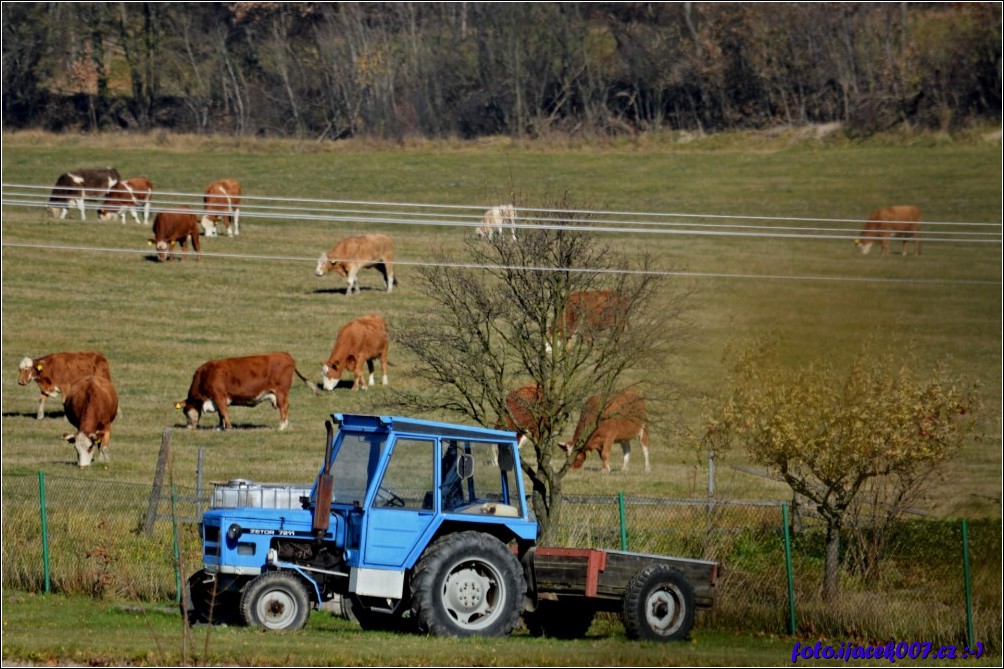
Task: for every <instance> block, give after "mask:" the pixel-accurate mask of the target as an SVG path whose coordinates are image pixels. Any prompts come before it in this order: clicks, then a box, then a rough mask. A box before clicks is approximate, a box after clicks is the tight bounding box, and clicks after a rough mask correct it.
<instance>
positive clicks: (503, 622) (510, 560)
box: [411, 532, 526, 637]
mask: <svg viewBox="0 0 1004 669" xmlns="http://www.w3.org/2000/svg"><path fill="white" fill-rule="evenodd" d="M525 592H526V581H525V580H524V579H523V570H522V568H521V567H520V564H519V561H517V560H516V556H515V555H513V553H512V551H510V550H509V549H508V548H507V547H506V546H505V544H503V543H502V542H501V541H499V540H498V539H496V538H495V537H493V536H491V535H488V534H483V533H481V532H460V533H457V534H449V535H446V536H445V537H442V538H440V539H437V540H436V541H435V542H434V543H433V544H432V545H430V546H429V547H428V548H427V549H426V551H425V553H424V554H423V556H422V557H421V559H420V560H419V561H418V563H417V564H416V565H415V572H414V575H413V576H412V579H411V595H412V602H413V608H414V613H415V618H416V621H417V623H418V627H419V630H421V631H422V632H427V633H429V634H433V635H435V636H456V637H465V636H473V635H478V636H505V635H507V634H510V633H511V632H512V631H513V630H514V629H515V628H516V625H517V624H519V616H520V613H522V610H523V595H524V593H525Z"/></svg>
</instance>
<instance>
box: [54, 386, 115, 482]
mask: <svg viewBox="0 0 1004 669" xmlns="http://www.w3.org/2000/svg"><path fill="white" fill-rule="evenodd" d="M118 411H119V396H118V393H116V392H115V386H114V385H112V382H111V380H110V379H107V378H105V377H103V376H84V377H81V378H79V379H77V380H76V381H74V382H73V383H71V384H70V385H69V386H68V387H67V388H66V392H64V393H63V412H64V413H65V414H66V419H67V420H69V421H70V424H71V425H72V426H73V427H75V428H77V431H76V432H71V433H69V434H64V435H63V440H64V441H68V442H70V443H71V444H73V447H74V448H75V449H76V451H77V465H78V466H79V467H87V466H88V465H90V464H91V461H92V460H93V459H94V448H95V447H97V449H98V458H99V459H101V460H104V461H105V462H109V461H110V458H109V457H108V450H107V449H108V442H109V441H110V440H111V438H112V421H114V420H115V416H117V415H118Z"/></svg>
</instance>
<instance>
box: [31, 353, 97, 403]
mask: <svg viewBox="0 0 1004 669" xmlns="http://www.w3.org/2000/svg"><path fill="white" fill-rule="evenodd" d="M85 376H101V377H104V378H106V379H111V372H110V371H109V369H108V359H107V358H105V356H104V354H103V353H100V352H98V351H64V352H61V353H50V354H49V355H44V356H42V357H41V358H25V359H23V360H22V361H21V363H20V364H19V365H18V375H17V383H18V385H19V386H26V385H28V384H29V383H31V382H32V381H34V382H35V383H36V384H38V390H39V396H38V414H37V415H36V418H37V419H38V420H41V419H42V418H45V400H46V399H47V398H49V397H52V396H54V395H58V394H60V393H63V395H64V397H65V393H64V392H63V391H64V390H65V389H66V388H67V387H68V386H69V385H70V384H71V383H73V382H74V381H76V380H77V379H79V378H81V377H85Z"/></svg>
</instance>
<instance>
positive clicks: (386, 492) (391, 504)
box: [374, 439, 436, 509]
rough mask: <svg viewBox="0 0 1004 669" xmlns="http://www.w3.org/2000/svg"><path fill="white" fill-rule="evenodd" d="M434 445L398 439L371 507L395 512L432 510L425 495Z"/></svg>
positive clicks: (429, 482) (427, 442) (416, 440)
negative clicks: (395, 510)
mask: <svg viewBox="0 0 1004 669" xmlns="http://www.w3.org/2000/svg"><path fill="white" fill-rule="evenodd" d="M435 446H436V442H434V441H430V440H421V439H398V440H396V441H395V442H394V452H393V453H391V456H390V461H389V462H388V463H387V471H385V472H384V475H383V479H382V480H381V481H380V487H379V489H378V490H377V495H376V500H375V501H374V506H376V507H384V508H398V509H423V508H431V507H430V506H428V503H427V501H426V493H427V492H428V490H429V488H430V486H431V485H432V481H433V477H432V465H433V462H434V453H435Z"/></svg>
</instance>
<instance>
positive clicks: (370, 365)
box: [366, 358, 374, 386]
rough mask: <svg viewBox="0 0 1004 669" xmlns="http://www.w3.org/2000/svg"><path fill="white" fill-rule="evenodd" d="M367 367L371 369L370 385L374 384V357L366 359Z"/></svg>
mask: <svg viewBox="0 0 1004 669" xmlns="http://www.w3.org/2000/svg"><path fill="white" fill-rule="evenodd" d="M366 367H367V369H369V372H370V385H371V386H372V385H373V383H374V381H373V378H374V377H373V368H374V365H373V358H370V359H369V360H367V361H366Z"/></svg>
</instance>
